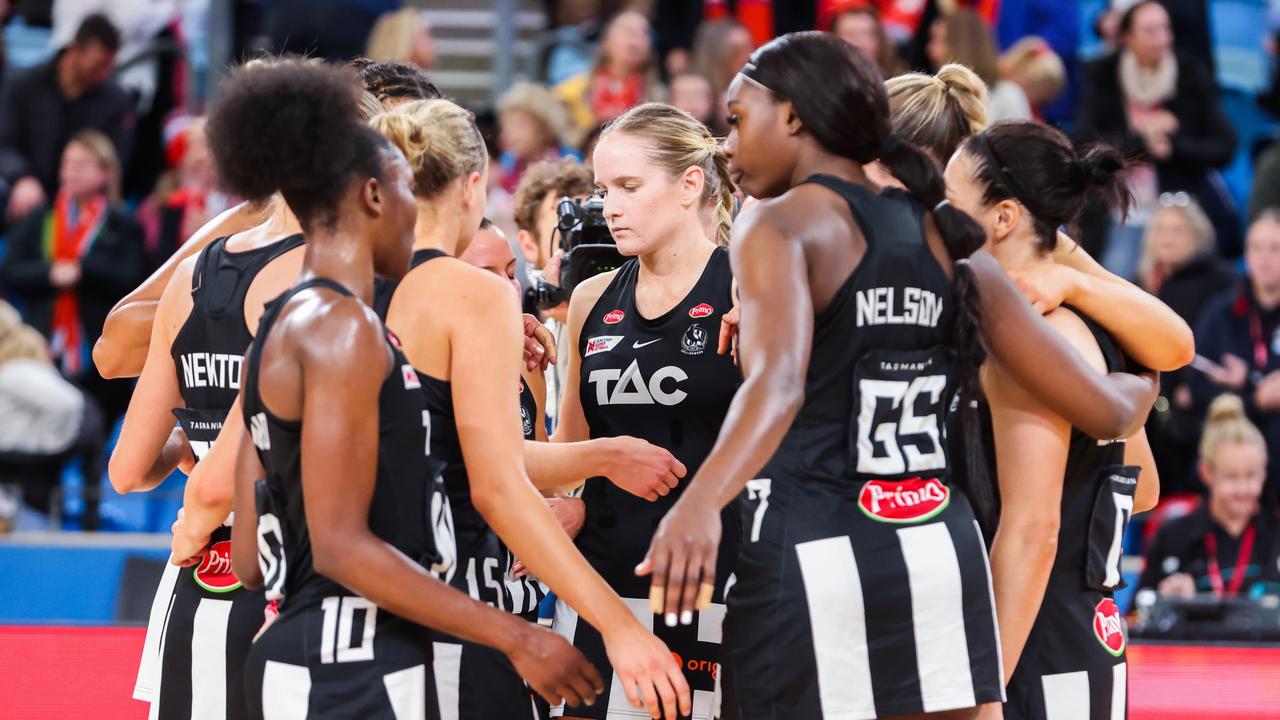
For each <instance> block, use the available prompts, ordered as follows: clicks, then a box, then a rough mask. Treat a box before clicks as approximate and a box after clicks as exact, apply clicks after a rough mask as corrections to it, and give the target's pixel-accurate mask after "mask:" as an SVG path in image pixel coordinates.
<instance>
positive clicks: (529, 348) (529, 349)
mask: <svg viewBox="0 0 1280 720" xmlns="http://www.w3.org/2000/svg"><path fill="white" fill-rule="evenodd" d="M522 317H523V319H524V366H525V369H527V370H533V369H534V368H538V369H540V370H546V369H547V366H548V365H555V364H556V336H555V335H552V334H551V331H550V330H548V329H547V326H546V325H543V324H542V323H540V322H538V318H536V317H534V316H532V315H530V314H529V313H525V314H524V315H523V316H522Z"/></svg>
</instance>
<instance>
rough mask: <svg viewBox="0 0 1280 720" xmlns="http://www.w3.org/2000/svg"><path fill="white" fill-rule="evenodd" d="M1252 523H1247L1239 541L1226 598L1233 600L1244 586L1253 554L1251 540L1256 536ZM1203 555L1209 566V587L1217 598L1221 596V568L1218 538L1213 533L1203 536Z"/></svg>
mask: <svg viewBox="0 0 1280 720" xmlns="http://www.w3.org/2000/svg"><path fill="white" fill-rule="evenodd" d="M1257 534H1258V533H1257V530H1255V529H1254V527H1253V523H1249V527H1248V529H1246V530H1245V531H1244V537H1243V538H1241V540H1240V553H1239V554H1238V555H1237V556H1236V566H1235V569H1234V570H1232V571H1231V586H1230V587H1228V588H1227V592H1226V596H1227V597H1229V598H1233V597H1235V596H1236V595H1239V594H1240V588H1241V587H1243V586H1244V576H1245V574H1246V571H1247V570H1248V567H1249V556H1250V555H1252V554H1253V539H1254V537H1255V536H1256V535H1257ZM1204 549H1205V554H1206V555H1208V560H1207V562H1208V565H1209V585H1210V586H1211V587H1212V588H1213V594H1214V595H1215V596H1217V597H1219V598H1221V597H1222V596H1223V592H1222V568H1220V567H1218V538H1217V537H1216V536H1215V535H1214V534H1213V531H1212V530H1210V531H1209V532H1207V533H1205V536H1204Z"/></svg>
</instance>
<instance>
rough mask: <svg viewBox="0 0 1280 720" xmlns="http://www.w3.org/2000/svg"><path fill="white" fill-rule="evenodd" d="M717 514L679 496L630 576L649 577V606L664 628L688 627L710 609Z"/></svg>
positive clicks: (712, 508) (693, 499)
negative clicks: (677, 623) (694, 614)
mask: <svg viewBox="0 0 1280 720" xmlns="http://www.w3.org/2000/svg"><path fill="white" fill-rule="evenodd" d="M720 532H721V530H720V511H719V509H718V508H716V507H715V506H714V505H713V504H712V503H709V502H705V501H701V500H700V499H699V498H698V497H697V496H696V495H694V494H692V493H689V492H687V493H685V495H684V497H682V498H680V500H679V501H678V502H676V504H675V506H674V507H672V508H671V511H670V512H668V513H667V516H666V517H664V518H663V519H662V522H661V523H660V524H659V525H658V532H656V533H655V534H654V536H653V542H652V543H651V544H650V545H649V554H648V555H646V556H645V558H644V561H643V562H641V563H640V565H638V566H637V567H636V575H640V576H642V577H643V576H645V575H651V576H652V577H651V579H650V582H649V605H650V606H651V608H652V609H653V612H654V613H655V614H661V615H662V616H663V618H664V620H665V622H666V623H667V625H668V626H674V625H675V624H676V622H677V621H679V623H680V624H682V625H688V624H690V623H692V622H693V613H694V611H695V610H705V609H706V608H707V606H709V605H710V604H711V593H712V592H713V591H714V588H715V585H716V554H717V553H718V552H719V549H720Z"/></svg>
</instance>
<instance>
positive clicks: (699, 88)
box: [667, 72, 728, 135]
mask: <svg viewBox="0 0 1280 720" xmlns="http://www.w3.org/2000/svg"><path fill="white" fill-rule="evenodd" d="M716 100H717V96H716V91H715V88H713V87H711V81H710V80H708V79H707V77H706V76H705V75H699V74H698V73H696V72H683V73H680V74H679V75H676V76H675V77H673V78H671V87H670V92H669V94H668V97H667V102H669V103H671V104H672V105H674V106H676V107H678V108H680V109H681V110H684V111H685V112H687V113H689V114H690V115H692V116H693V117H694V118H695V119H696V120H697V121H698V122H700V123H702V124H703V125H706V126H707V127H709V128H711V130H712V132H713V133H714V134H716V135H724V134H727V131H728V128H727V127H720V126H719V119H718V117H717V116H718V115H719V113H717V112H716Z"/></svg>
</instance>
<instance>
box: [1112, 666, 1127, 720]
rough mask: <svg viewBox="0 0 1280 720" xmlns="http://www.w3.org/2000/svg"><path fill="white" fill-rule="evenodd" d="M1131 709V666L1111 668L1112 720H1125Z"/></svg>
mask: <svg viewBox="0 0 1280 720" xmlns="http://www.w3.org/2000/svg"><path fill="white" fill-rule="evenodd" d="M1128 707H1129V664H1128V663H1120V664H1119V665H1115V666H1113V667H1112V668H1111V720H1124V718H1125V710H1127V709H1128Z"/></svg>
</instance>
